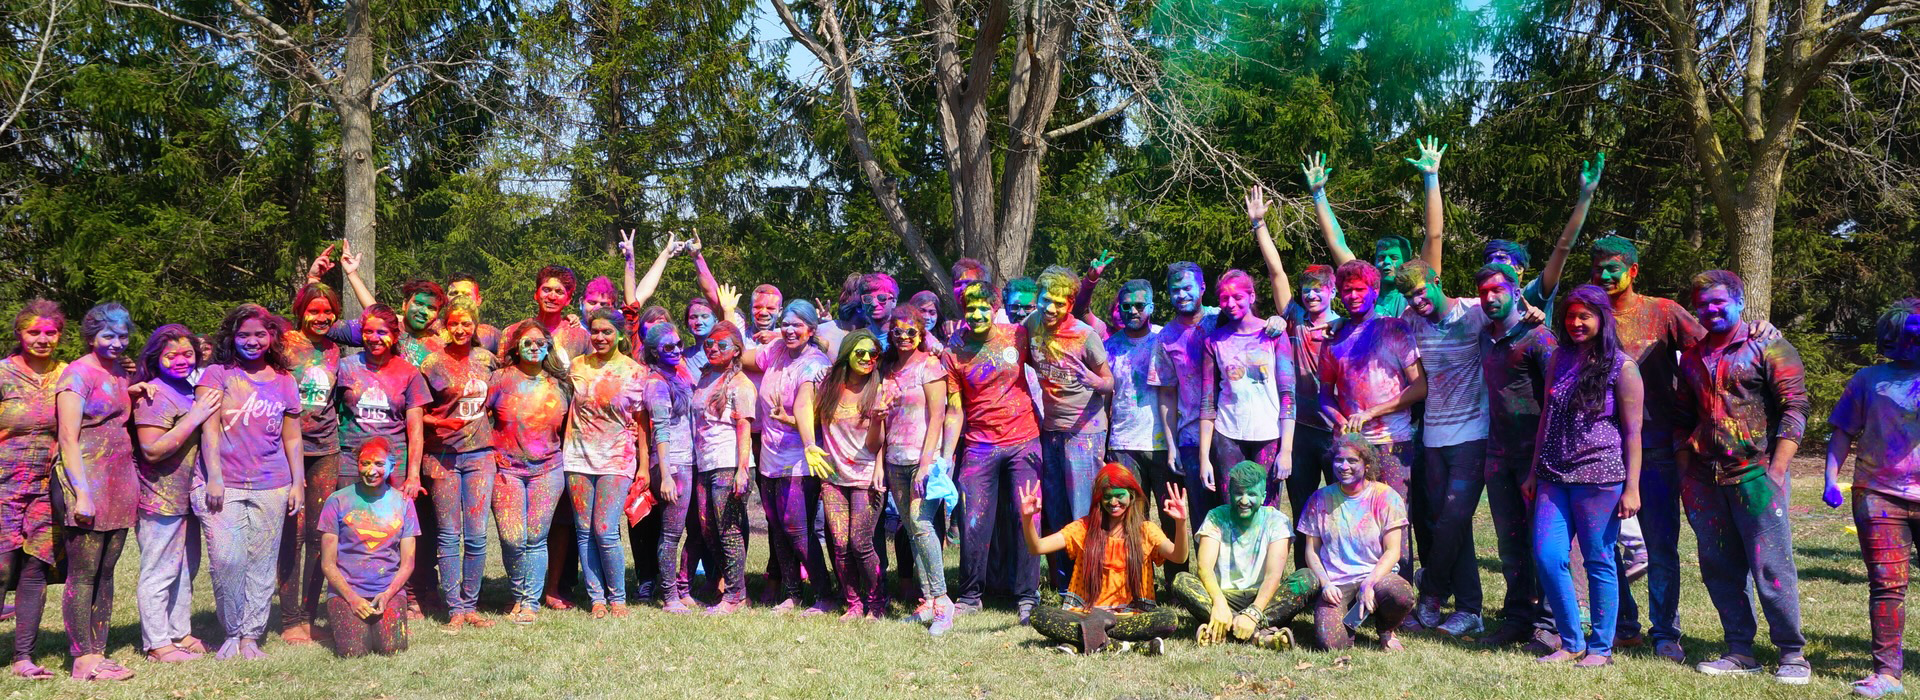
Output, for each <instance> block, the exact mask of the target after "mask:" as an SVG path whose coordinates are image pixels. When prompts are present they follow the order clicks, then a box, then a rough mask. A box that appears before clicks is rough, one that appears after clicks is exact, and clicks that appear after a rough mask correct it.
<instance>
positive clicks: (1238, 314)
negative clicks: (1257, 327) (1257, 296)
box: [1220, 277, 1253, 321]
mask: <svg viewBox="0 0 1920 700" xmlns="http://www.w3.org/2000/svg"><path fill="white" fill-rule="evenodd" d="M1220 312H1221V313H1223V314H1226V317H1227V318H1228V319H1230V320H1234V321H1239V320H1242V319H1245V318H1247V316H1248V315H1249V314H1252V313H1253V285H1252V284H1250V283H1248V282H1247V281H1246V280H1243V279H1240V278H1238V277H1235V278H1233V279H1230V280H1227V281H1226V282H1224V283H1222V284H1221V285H1220Z"/></svg>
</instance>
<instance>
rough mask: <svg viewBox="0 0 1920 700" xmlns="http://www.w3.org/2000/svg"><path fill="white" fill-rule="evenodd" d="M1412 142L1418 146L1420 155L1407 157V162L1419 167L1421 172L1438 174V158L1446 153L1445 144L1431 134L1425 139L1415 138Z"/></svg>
mask: <svg viewBox="0 0 1920 700" xmlns="http://www.w3.org/2000/svg"><path fill="white" fill-rule="evenodd" d="M1414 143H1415V144H1417V145H1418V146H1419V147H1420V157H1419V158H1408V159H1406V160H1407V162H1408V163H1412V164H1413V167H1415V168H1419V169H1420V172H1422V173H1426V174H1428V175H1438V174H1440V158H1441V157H1443V156H1445V155H1447V146H1446V144H1443V143H1440V139H1436V138H1434V137H1432V136H1428V137H1427V138H1426V139H1425V140H1416V141H1414Z"/></svg>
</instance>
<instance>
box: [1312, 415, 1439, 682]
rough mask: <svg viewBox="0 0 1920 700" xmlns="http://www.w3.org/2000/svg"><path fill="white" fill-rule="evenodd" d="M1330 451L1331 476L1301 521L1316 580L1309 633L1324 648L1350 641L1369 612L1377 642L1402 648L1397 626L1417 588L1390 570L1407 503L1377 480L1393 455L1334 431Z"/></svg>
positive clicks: (1410, 607)
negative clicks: (1316, 598) (1317, 589)
mask: <svg viewBox="0 0 1920 700" xmlns="http://www.w3.org/2000/svg"><path fill="white" fill-rule="evenodd" d="M1330 452H1331V454H1332V455H1333V484H1331V485H1328V486H1324V487H1321V489H1320V490H1319V491H1315V492H1314V493H1313V497H1312V498H1309V499H1307V507H1306V509H1305V510H1304V511H1302V512H1301V514H1300V522H1299V525H1298V529H1299V530H1300V534H1301V535H1302V536H1305V537H1306V538H1307V567H1308V568H1310V569H1312V570H1313V575H1314V577H1315V578H1317V579H1319V580H1320V600H1319V601H1318V602H1316V603H1315V604H1314V606H1313V636H1314V639H1315V641H1317V642H1319V644H1320V646H1321V647H1322V648H1325V649H1345V648H1348V647H1351V646H1353V633H1354V631H1355V630H1357V629H1359V628H1360V626H1361V625H1362V624H1363V623H1364V622H1365V621H1366V620H1367V619H1368V618H1372V620H1373V622H1374V628H1375V629H1377V630H1379V632H1380V646H1381V647H1383V648H1385V649H1388V650H1391V651H1399V650H1400V640H1399V639H1398V638H1397V637H1395V636H1394V630H1397V629H1399V628H1400V623H1401V622H1402V621H1404V620H1406V618H1407V614H1408V613H1411V612H1413V598H1414V593H1413V584H1412V583H1408V582H1407V580H1406V579H1404V578H1401V577H1400V575H1399V574H1397V573H1395V572H1394V569H1395V568H1397V567H1398V566H1399V562H1400V548H1401V547H1403V546H1405V542H1406V532H1407V504H1406V503H1405V502H1404V501H1401V500H1400V494H1397V493H1394V491H1393V488H1392V487H1390V486H1388V485H1386V484H1385V483H1382V482H1381V481H1380V474H1381V471H1382V469H1381V463H1382V462H1383V461H1385V460H1389V459H1393V457H1392V456H1391V455H1387V454H1383V453H1381V452H1379V451H1378V450H1376V449H1375V448H1374V446H1373V445H1371V444H1368V443H1367V441H1366V439H1365V438H1363V437H1361V436H1360V434H1359V433H1345V434H1342V435H1339V436H1336V437H1334V439H1333V449H1332V450H1331V451H1330ZM1354 607H1358V608H1359V611H1358V612H1357V613H1353V612H1352V610H1351V608H1354ZM1350 613H1352V614H1350Z"/></svg>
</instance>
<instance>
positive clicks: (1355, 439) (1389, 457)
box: [1327, 433, 1399, 481]
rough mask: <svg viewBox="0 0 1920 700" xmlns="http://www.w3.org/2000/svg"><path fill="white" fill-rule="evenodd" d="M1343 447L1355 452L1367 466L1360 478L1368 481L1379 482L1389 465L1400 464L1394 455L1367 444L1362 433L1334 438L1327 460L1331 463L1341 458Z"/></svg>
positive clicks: (1329, 447)
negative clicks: (1335, 458)
mask: <svg viewBox="0 0 1920 700" xmlns="http://www.w3.org/2000/svg"><path fill="white" fill-rule="evenodd" d="M1342 447H1345V448H1347V449H1350V450H1353V454H1354V455H1355V456H1358V457H1359V458H1360V463H1361V464H1365V465H1367V466H1366V468H1364V469H1362V470H1361V471H1360V478H1362V479H1365V480H1367V481H1379V480H1380V475H1381V474H1385V473H1386V467H1387V465H1388V464H1389V463H1393V464H1398V463H1399V460H1398V459H1397V458H1395V457H1394V456H1393V453H1391V452H1387V451H1385V450H1382V449H1380V448H1378V447H1374V446H1373V443H1371V442H1367V438H1366V436H1363V435H1361V434H1360V433H1340V434H1338V435H1335V436H1333V444H1331V445H1328V446H1327V459H1328V460H1329V461H1331V460H1332V459H1333V458H1334V457H1337V456H1339V455H1340V448H1342Z"/></svg>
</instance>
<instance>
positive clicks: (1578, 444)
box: [1534, 347, 1627, 484]
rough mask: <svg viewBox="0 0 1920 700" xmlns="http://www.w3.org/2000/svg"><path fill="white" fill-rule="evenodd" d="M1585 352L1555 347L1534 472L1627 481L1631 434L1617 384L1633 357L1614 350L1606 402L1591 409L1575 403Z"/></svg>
mask: <svg viewBox="0 0 1920 700" xmlns="http://www.w3.org/2000/svg"><path fill="white" fill-rule="evenodd" d="M1579 352H1580V349H1579V348H1571V347H1568V348H1560V349H1558V350H1555V351H1553V359H1552V360H1551V361H1550V362H1549V363H1548V365H1547V407H1546V412H1545V413H1544V414H1542V415H1541V417H1540V420H1541V422H1543V423H1545V424H1546V428H1545V430H1544V431H1542V434H1541V438H1540V444H1539V446H1538V448H1539V453H1538V455H1537V456H1536V458H1535V460H1534V475H1535V476H1538V477H1539V478H1540V479H1541V480H1543V481H1551V482H1555V483H1562V484H1613V483H1619V482H1622V481H1626V480H1627V463H1626V456H1625V452H1624V449H1625V437H1624V435H1623V433H1622V432H1621V420H1620V411H1619V410H1618V409H1617V407H1616V405H1615V402H1614V394H1615V390H1614V388H1615V386H1617V385H1618V384H1619V382H1620V370H1621V368H1622V367H1625V366H1626V362H1627V355H1626V353H1624V352H1619V353H1615V354H1614V356H1613V366H1612V367H1611V368H1610V369H1609V370H1608V375H1607V392H1606V393H1607V396H1606V400H1605V401H1603V402H1602V403H1601V405H1599V406H1594V407H1587V406H1580V405H1577V404H1575V403H1574V401H1573V396H1574V391H1575V386H1576V385H1577V384H1578V383H1579V380H1580V358H1579V354H1578V353H1579Z"/></svg>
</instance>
